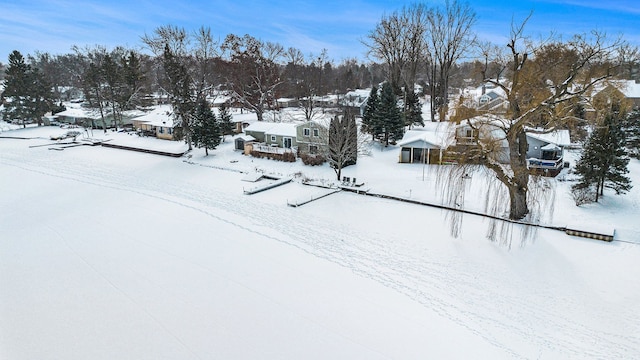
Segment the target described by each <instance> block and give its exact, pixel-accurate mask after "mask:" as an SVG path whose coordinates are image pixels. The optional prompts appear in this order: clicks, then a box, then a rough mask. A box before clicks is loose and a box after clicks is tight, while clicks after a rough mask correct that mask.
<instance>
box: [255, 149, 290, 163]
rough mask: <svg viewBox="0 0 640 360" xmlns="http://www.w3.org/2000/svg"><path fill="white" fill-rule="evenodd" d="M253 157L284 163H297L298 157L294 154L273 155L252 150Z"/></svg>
mask: <svg viewBox="0 0 640 360" xmlns="http://www.w3.org/2000/svg"><path fill="white" fill-rule="evenodd" d="M251 156H253V157H256V158H260V159H261V158H267V159H269V160H279V161H284V162H295V161H296V155H295V154H294V153H292V152H286V153H284V154H272V153H263V152H259V151H255V150H252V151H251Z"/></svg>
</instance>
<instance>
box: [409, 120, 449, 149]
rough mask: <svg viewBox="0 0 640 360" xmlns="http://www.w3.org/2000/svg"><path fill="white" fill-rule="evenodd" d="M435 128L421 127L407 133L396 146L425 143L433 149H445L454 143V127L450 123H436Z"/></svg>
mask: <svg viewBox="0 0 640 360" xmlns="http://www.w3.org/2000/svg"><path fill="white" fill-rule="evenodd" d="M438 124H439V126H437V127H421V128H416V129H412V130H409V131H407V132H406V133H405V134H404V136H403V137H402V140H400V141H399V142H398V146H405V145H408V144H411V143H415V142H426V143H429V144H432V145H433V146H434V147H437V148H441V149H445V148H447V147H448V146H449V145H451V144H453V142H454V133H455V127H454V126H452V125H453V124H452V123H448V122H443V123H438Z"/></svg>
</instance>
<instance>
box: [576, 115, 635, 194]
mask: <svg viewBox="0 0 640 360" xmlns="http://www.w3.org/2000/svg"><path fill="white" fill-rule="evenodd" d="M628 164H629V157H628V156H627V152H626V150H625V134H624V132H623V131H622V126H621V122H620V120H619V119H618V118H617V115H614V114H609V115H607V116H606V117H605V119H604V122H603V124H602V125H601V126H598V127H596V129H595V130H594V131H593V133H592V134H591V136H590V137H589V139H588V140H587V144H586V145H585V148H584V151H583V153H582V156H581V158H580V160H579V161H578V163H577V164H576V173H577V174H578V175H579V176H580V180H579V182H578V183H577V184H575V185H573V187H572V189H573V190H574V191H575V190H581V189H588V188H595V201H596V202H597V201H598V199H599V197H600V196H602V195H603V194H604V188H605V187H606V188H610V189H613V190H614V191H615V192H616V194H622V193H625V192H627V191H629V190H630V189H631V180H630V179H629V178H628V177H627V176H625V174H627V173H628V172H629V170H628V169H627V165H628Z"/></svg>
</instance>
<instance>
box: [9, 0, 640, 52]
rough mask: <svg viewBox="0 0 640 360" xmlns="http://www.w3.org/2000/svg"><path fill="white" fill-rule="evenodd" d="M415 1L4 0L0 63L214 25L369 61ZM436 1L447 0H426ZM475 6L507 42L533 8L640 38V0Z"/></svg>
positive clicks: (539, 30) (481, 30) (568, 28)
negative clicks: (368, 48)
mask: <svg viewBox="0 0 640 360" xmlns="http://www.w3.org/2000/svg"><path fill="white" fill-rule="evenodd" d="M414 2H415V1H399V0H387V1H384V0H370V1H365V0H354V1H352V0H347V1H344V0H343V1H335V0H325V1H297V0H288V1H283V0H269V1H249V0H235V1H176V0H171V1H165V0H154V1H150V0H140V1H137V0H133V1H122V0H102V1H95V0H85V1H67V0H33V1H24V0H19V1H13V0H0V62H3V63H6V62H7V57H8V55H9V53H10V52H11V51H13V50H19V51H20V52H21V53H22V54H23V55H26V54H29V53H33V52H35V51H36V50H39V51H46V52H50V53H52V54H63V53H68V52H70V51H71V47H72V46H73V45H78V46H81V47H83V46H86V45H89V46H93V45H104V46H107V47H108V48H112V47H114V46H117V45H123V46H127V47H133V48H140V49H142V42H141V41H140V37H141V36H142V35H144V34H145V33H149V34H150V33H152V32H153V30H154V29H155V28H157V27H158V26H161V25H167V24H171V25H177V26H181V27H184V28H186V29H189V30H195V29H197V28H199V27H200V26H203V25H204V26H208V27H210V28H211V30H212V32H213V34H215V35H217V36H219V37H220V38H221V39H223V38H224V36H225V35H226V34H229V33H234V34H238V35H244V34H250V35H252V36H254V37H257V38H260V39H262V40H268V41H273V42H279V43H281V44H282V45H284V46H285V47H290V46H291V47H296V48H299V49H300V50H302V51H303V53H304V54H305V55H308V54H311V53H314V54H318V53H319V52H320V51H321V50H322V49H323V48H326V49H327V50H328V54H329V57H330V58H331V59H333V60H334V61H337V62H339V61H340V60H342V59H344V58H353V57H355V58H358V59H361V60H365V48H364V46H363V45H362V44H361V42H360V40H361V39H363V38H365V37H366V35H367V33H368V32H369V31H371V30H372V29H373V28H374V26H375V24H376V23H377V22H378V21H379V20H380V18H381V16H382V15H383V14H385V13H390V12H392V11H394V10H397V9H400V8H402V7H403V6H404V5H409V4H411V3H414ZM425 3H427V4H438V3H442V1H426V2H425ZM469 4H470V5H471V7H472V8H473V9H474V10H475V11H476V13H477V17H478V20H477V25H476V27H475V31H476V32H477V34H478V36H479V37H480V38H481V39H484V40H490V41H494V42H503V41H504V39H505V36H506V35H508V34H509V29H510V23H511V21H512V19H515V20H516V21H521V20H522V19H524V18H525V17H526V16H527V15H528V14H529V12H530V11H531V10H533V11H534V15H533V17H532V18H531V20H530V21H529V23H528V26H527V28H526V29H527V32H528V33H530V34H532V35H544V34H548V33H549V32H550V31H552V30H553V31H556V32H557V33H560V34H566V35H572V34H575V33H581V32H588V31H590V30H592V29H597V30H602V31H606V32H607V33H608V34H611V35H617V34H619V33H623V34H624V35H625V38H626V39H627V40H628V41H629V42H631V43H632V44H635V45H640V1H638V0H613V1H606V0H599V1H595V0H542V1H533V0H511V1H505V0H493V1H486V0H484V1H469Z"/></svg>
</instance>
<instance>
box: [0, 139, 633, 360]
mask: <svg viewBox="0 0 640 360" xmlns="http://www.w3.org/2000/svg"><path fill="white" fill-rule="evenodd" d="M27 130H29V129H27ZM21 133H23V134H27V133H28V132H23V131H22V130H19V131H18V130H16V134H21ZM37 141H39V140H33V141H31V140H27V141H26V142H25V140H19V141H18V140H9V139H0V174H2V176H0V191H1V192H0V209H3V214H2V216H0V229H1V230H0V231H2V236H0V289H2V291H0V358H2V359H11V360H13V359H33V358H64V359H88V358H90V359H115V358H135V359H158V358H166V359H185V358H193V359H214V358H215V359H217V358H233V359H254V358H267V359H271V358H304V359H326V358H334V359H378V358H379V359H383V358H387V359H388V358H394V359H424V358H453V359H466V358H490V359H514V358H515V359H518V358H521V359H560V358H561V359H604V358H635V357H638V356H639V354H640V333H639V332H638V325H637V324H639V323H640V315H639V313H638V311H636V305H637V304H638V303H639V302H640V280H639V279H638V276H637V273H638V269H639V268H638V261H637V259H638V258H640V247H639V246H638V245H634V244H630V243H623V242H613V243H604V242H598V241H593V240H588V239H581V238H576V237H571V236H568V235H566V234H564V233H562V232H558V231H551V230H541V231H540V232H539V234H538V237H537V239H536V240H535V241H533V242H527V243H526V244H525V246H523V247H518V246H516V247H513V248H512V249H511V250H509V249H507V248H505V247H502V246H500V245H498V244H495V243H491V242H489V241H487V240H486V239H485V238H484V233H485V231H486V228H487V225H488V224H487V223H486V222H484V221H483V220H482V219H480V218H477V217H473V216H468V217H465V218H464V224H463V232H462V237H461V238H458V239H453V238H451V236H450V235H449V229H448V226H447V225H446V214H445V213H444V212H442V211H439V210H435V209H430V208H426V207H422V206H418V205H411V204H405V203H401V202H394V201H390V200H385V199H379V198H373V197H364V196H358V195H355V194H350V193H346V192H340V193H337V194H334V195H331V196H328V197H325V198H322V199H319V200H317V201H314V202H311V203H308V204H306V205H304V206H302V207H298V208H293V207H290V206H287V199H292V198H294V199H295V198H298V197H300V196H301V194H302V192H303V191H305V190H304V187H303V186H302V185H300V184H298V183H292V184H287V185H283V186H280V187H277V188H274V189H271V190H268V191H265V192H261V193H258V194H255V195H251V196H248V195H244V194H243V186H246V182H243V181H242V178H243V177H244V176H245V174H244V173H240V172H238V170H243V171H245V172H251V171H255V170H256V168H257V169H259V170H268V172H270V173H279V174H281V175H282V176H288V175H293V174H296V173H299V172H302V174H301V175H300V177H307V178H324V179H332V178H334V177H335V175H334V174H333V171H332V170H331V169H329V168H328V167H326V166H323V167H304V166H302V165H300V164H299V163H294V164H289V163H279V162H274V161H268V160H263V159H253V158H250V157H246V156H243V155H240V154H239V153H236V152H233V151H232V150H231V146H232V144H231V143H232V142H230V141H227V142H226V143H225V144H223V145H222V146H221V147H220V148H219V149H217V150H216V151H215V152H214V153H213V155H211V156H209V157H205V156H204V154H203V151H200V150H197V151H194V152H193V156H192V158H191V159H190V161H191V162H193V163H194V164H202V165H205V166H196V165H194V164H190V163H186V162H184V161H183V160H182V159H172V158H165V157H161V156H155V155H149V154H143V153H136V152H129V151H122V150H116V149H106V148H101V147H76V148H71V149H65V150H64V151H49V150H47V148H46V147H36V148H29V144H30V143H31V142H37ZM394 157H395V161H394ZM632 164H633V167H632V168H631V170H632V176H633V178H634V180H635V179H638V178H639V176H638V175H639V174H640V168H639V167H638V164H637V161H633V162H632ZM209 166H210V167H209ZM219 168H230V169H233V170H236V171H224V170H220V169H219ZM423 170H424V171H425V172H424V177H423ZM345 171H347V173H346V174H345V176H350V177H357V178H358V180H359V181H364V182H365V183H366V186H369V187H371V188H373V189H375V190H377V191H381V192H382V191H384V192H388V193H393V194H397V195H402V196H407V197H410V198H418V199H422V200H430V199H437V194H434V191H433V187H434V182H435V181H434V174H433V172H432V171H430V168H429V167H422V166H420V165H417V166H413V165H408V164H397V152H395V151H393V152H392V151H391V150H385V151H379V152H375V151H374V152H372V156H370V157H368V158H363V159H362V161H359V163H358V165H356V166H355V167H350V168H347V169H345ZM476 181H478V182H479V178H478V179H473V182H474V183H475V182H476ZM637 185H638V187H640V183H638V184H637ZM478 186H479V185H478ZM566 186H567V184H564V183H559V184H557V188H556V190H557V192H558V195H557V198H556V201H557V204H556V211H555V215H554V221H558V222H562V223H568V221H567V220H579V219H581V220H579V222H580V221H582V223H588V222H591V221H596V220H597V221H609V222H611V223H612V224H614V225H615V227H616V229H621V230H622V232H623V234H625V236H626V237H627V239H630V240H633V239H634V238H633V236H634V234H636V233H640V232H639V231H640V228H639V227H638V226H639V225H637V223H636V219H637V218H638V215H640V213H639V211H638V205H639V204H640V202H638V201H637V200H638V199H640V197H638V194H640V192H638V191H636V189H634V192H632V193H630V194H629V195H627V196H625V197H613V196H606V197H605V200H606V202H605V203H604V204H595V205H592V206H589V207H581V208H577V207H575V205H573V204H572V203H571V202H570V201H571V199H570V198H569V197H568V195H566V194H565V193H563V190H566ZM478 198H482V195H481V194H478ZM466 200H467V201H469V204H468V205H469V206H470V207H476V208H479V207H480V204H478V203H477V202H475V200H474V197H473V196H470V197H468V198H467V199H466ZM574 223H575V222H574ZM518 230H519V229H518V228H517V227H516V228H515V229H514V234H515V235H514V236H515V239H514V244H519V239H518V233H519V231H518ZM635 239H637V238H635Z"/></svg>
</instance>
